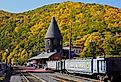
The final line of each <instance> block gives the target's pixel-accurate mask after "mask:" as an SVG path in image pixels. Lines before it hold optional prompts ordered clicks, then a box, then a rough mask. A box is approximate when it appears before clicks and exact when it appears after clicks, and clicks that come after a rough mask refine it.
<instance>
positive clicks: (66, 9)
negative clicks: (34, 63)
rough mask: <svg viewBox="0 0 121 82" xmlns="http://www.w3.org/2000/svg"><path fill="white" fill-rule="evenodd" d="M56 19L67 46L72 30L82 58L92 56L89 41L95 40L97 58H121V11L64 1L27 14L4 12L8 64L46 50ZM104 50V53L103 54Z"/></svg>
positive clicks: (1, 42) (0, 28) (1, 31)
mask: <svg viewBox="0 0 121 82" xmlns="http://www.w3.org/2000/svg"><path fill="white" fill-rule="evenodd" d="M52 16H55V18H56V20H57V23H58V26H59V29H60V30H61V33H62V35H63V43H64V45H68V44H69V28H70V27H72V42H73V45H76V46H77V45H78V46H81V51H82V52H81V53H80V55H81V57H88V56H91V53H90V50H91V47H90V45H89V41H90V40H93V41H94V42H95V45H94V46H93V47H94V49H95V50H96V51H95V52H94V53H95V55H102V54H101V53H99V52H98V51H100V50H102V51H104V52H105V54H106V55H112V54H115V55H121V51H120V50H121V9H118V8H115V7H111V6H107V5H99V4H84V3H79V2H63V3H56V4H51V5H45V6H43V7H40V8H37V9H35V10H31V11H27V12H23V13H9V12H6V11H2V10H1V11H0V38H1V39H0V53H1V56H2V61H5V57H6V52H5V48H8V49H9V51H10V55H9V56H8V60H9V61H10V59H14V61H18V62H19V63H23V62H25V61H26V60H27V59H28V58H30V57H31V56H33V55H35V54H34V53H36V52H38V51H43V50H44V36H45V33H46V31H47V29H48V27H49V23H50V20H51V17H52ZM102 51H100V52H102Z"/></svg>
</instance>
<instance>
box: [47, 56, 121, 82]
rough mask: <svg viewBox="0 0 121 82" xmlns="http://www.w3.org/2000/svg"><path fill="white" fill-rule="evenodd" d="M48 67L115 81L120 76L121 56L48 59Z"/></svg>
mask: <svg viewBox="0 0 121 82" xmlns="http://www.w3.org/2000/svg"><path fill="white" fill-rule="evenodd" d="M47 68H48V69H51V70H54V71H61V72H64V73H74V74H76V73H77V74H86V75H94V76H97V78H98V79H100V80H110V81H113V80H114V79H117V78H119V77H120V73H121V58H95V59H94V58H85V59H67V60H60V61H59V60H58V61H47Z"/></svg>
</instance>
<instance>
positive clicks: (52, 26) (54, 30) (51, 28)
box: [45, 17, 62, 39]
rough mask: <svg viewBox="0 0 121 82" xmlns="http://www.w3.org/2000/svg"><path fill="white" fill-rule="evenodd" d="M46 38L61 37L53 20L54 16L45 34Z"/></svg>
mask: <svg viewBox="0 0 121 82" xmlns="http://www.w3.org/2000/svg"><path fill="white" fill-rule="evenodd" d="M46 38H56V39H62V36H61V33H60V30H59V28H58V25H57V22H56V20H55V17H52V19H51V23H50V26H49V28H48V30H47V33H46V35H45V39H46Z"/></svg>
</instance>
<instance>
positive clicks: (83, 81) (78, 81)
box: [51, 73, 101, 82]
mask: <svg viewBox="0 0 121 82" xmlns="http://www.w3.org/2000/svg"><path fill="white" fill-rule="evenodd" d="M51 76H52V77H55V78H60V79H63V80H65V81H60V82H101V81H99V80H96V79H92V78H86V77H81V76H75V75H67V74H60V73H54V74H51Z"/></svg>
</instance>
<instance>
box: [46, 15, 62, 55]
mask: <svg viewBox="0 0 121 82" xmlns="http://www.w3.org/2000/svg"><path fill="white" fill-rule="evenodd" d="M45 51H46V52H48V53H49V52H57V53H60V54H62V36H61V33H60V30H59V28H58V25H57V22H56V20H55V17H52V19H51V22H50V26H49V28H48V30H47V33H46V35H45Z"/></svg>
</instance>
